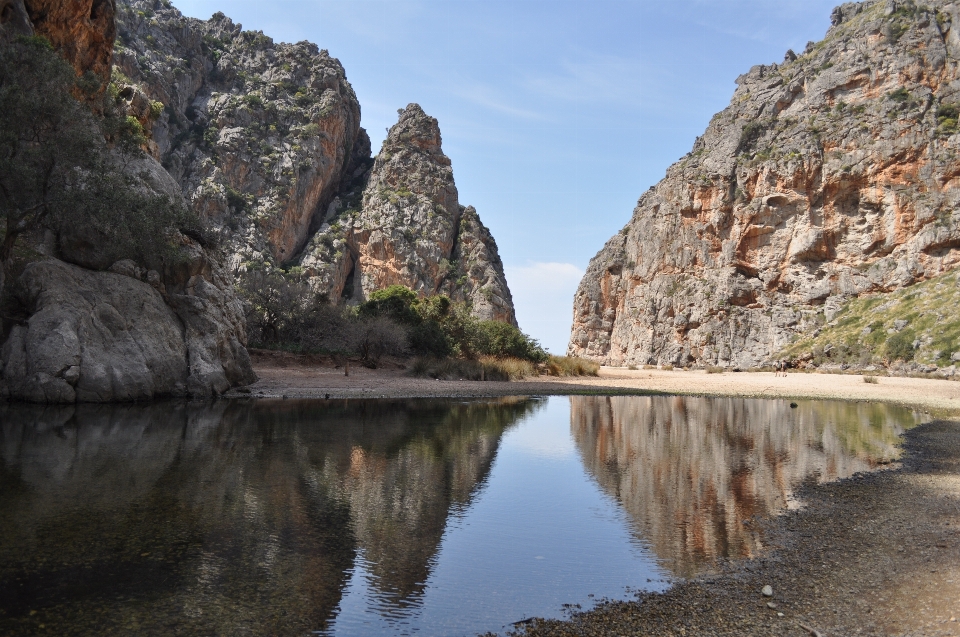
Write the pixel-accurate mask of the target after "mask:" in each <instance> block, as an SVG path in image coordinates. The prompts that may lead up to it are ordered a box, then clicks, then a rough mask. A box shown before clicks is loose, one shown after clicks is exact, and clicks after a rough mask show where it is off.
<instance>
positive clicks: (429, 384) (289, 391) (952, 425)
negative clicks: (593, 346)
mask: <svg viewBox="0 0 960 637" xmlns="http://www.w3.org/2000/svg"><path fill="white" fill-rule="evenodd" d="M254 364H255V369H256V371H257V373H258V374H259V376H260V381H259V382H257V383H256V384H255V385H253V386H251V387H250V388H249V394H247V393H244V394H240V395H253V396H289V397H291V398H293V397H298V398H301V397H320V398H323V397H327V396H329V397H331V398H334V397H336V398H374V397H421V396H422V397H437V396H446V397H471V396H497V395H528V394H554V395H557V394H574V393H616V394H621V393H626V394H633V393H636V394H643V393H663V394H688V395H715V396H751V397H769V398H773V397H779V398H819V399H845V400H868V401H883V402H896V403H900V404H904V405H910V406H913V407H916V408H920V409H924V410H927V411H930V412H932V413H934V414H937V415H940V416H943V417H944V419H941V420H936V421H934V422H931V423H928V424H926V425H922V426H920V427H918V428H916V429H913V430H912V431H910V432H908V433H907V434H906V436H905V443H904V447H905V452H904V457H903V460H902V463H901V464H900V465H898V466H895V467H894V468H891V469H888V470H884V471H880V472H878V473H873V474H861V475H857V476H854V477H853V478H851V479H849V480H844V481H841V482H838V483H833V484H826V485H819V486H818V485H809V486H806V487H804V488H802V489H801V491H800V493H799V494H798V495H799V497H800V499H801V501H802V502H803V503H804V506H803V508H801V509H800V510H797V511H791V512H788V513H785V514H784V515H782V516H780V517H778V518H776V519H773V520H767V521H761V520H757V521H754V522H753V523H754V524H758V525H763V527H764V537H765V538H766V550H765V551H764V553H763V554H762V555H760V556H759V557H758V558H756V559H752V560H748V561H736V562H730V563H728V564H724V565H720V567H719V568H718V570H717V572H715V573H713V574H710V575H707V576H704V577H701V578H698V579H696V580H691V581H686V582H680V583H678V584H677V585H676V586H674V587H673V588H671V589H670V590H668V591H667V592H666V593H663V594H645V595H641V596H640V597H639V598H638V600H637V601H630V602H611V603H607V604H604V605H601V606H600V607H598V608H597V609H594V610H592V611H589V612H586V613H583V614H579V615H574V616H572V617H571V618H570V619H569V620H566V621H540V622H538V621H531V622H529V623H526V624H524V625H522V626H520V627H518V628H517V631H518V634H522V635H528V636H530V637H539V636H546V635H550V636H557V637H563V636H574V635H577V636H580V635H677V636H679V635H684V636H686V635H731V636H733V635H797V636H800V635H823V636H833V637H838V636H841V635H911V636H913V635H924V636H936V635H960V621H958V620H960V422H958V421H956V420H954V419H953V418H955V416H954V415H955V414H958V413H960V383H958V382H953V381H943V380H928V379H915V378H894V377H881V378H879V379H878V383H876V384H868V383H865V382H863V378H862V377H861V376H854V375H850V376H846V375H831V374H789V375H788V376H787V377H786V378H783V377H774V375H773V374H772V373H748V372H741V373H733V372H727V373H723V374H707V373H705V372H697V371H665V370H636V371H631V370H625V369H611V368H602V369H601V372H600V376H599V377H597V378H566V379H563V378H561V379H557V378H544V377H541V378H533V379H527V380H523V381H517V382H509V383H500V382H469V381H436V380H430V379H417V378H411V377H410V376H409V375H408V374H407V372H406V371H405V370H403V369H400V368H399V367H398V366H396V365H393V366H390V368H388V369H380V370H368V369H366V368H363V367H360V366H358V365H355V364H354V365H351V366H350V372H349V376H346V375H345V374H344V369H343V368H335V367H333V366H332V364H330V363H329V362H328V361H324V360H323V359H313V360H311V359H305V358H302V357H295V356H289V355H283V354H272V353H263V352H260V353H255V354H254ZM234 393H236V392H231V394H234ZM768 585H769V586H770V587H771V588H772V592H773V595H772V596H770V597H766V596H764V595H763V594H762V589H763V587H764V586H768Z"/></svg>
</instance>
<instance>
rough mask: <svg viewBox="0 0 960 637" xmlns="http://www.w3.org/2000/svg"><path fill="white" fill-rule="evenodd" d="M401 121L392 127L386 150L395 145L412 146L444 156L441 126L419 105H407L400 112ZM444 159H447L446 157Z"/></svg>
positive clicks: (388, 134)
mask: <svg viewBox="0 0 960 637" xmlns="http://www.w3.org/2000/svg"><path fill="white" fill-rule="evenodd" d="M399 115H400V119H399V120H397V123H396V124H394V125H393V126H391V127H390V131H389V132H388V133H387V138H386V140H384V148H387V147H388V146H393V145H395V144H412V145H414V146H417V147H418V148H420V149H421V150H424V151H426V152H428V153H432V154H436V155H443V150H442V149H441V144H442V140H441V138H440V124H439V123H438V122H437V119H436V118H435V117H430V116H429V115H427V114H426V113H424V112H423V109H422V108H420V105H419V104H407V107H406V108H405V109H403V110H401V111H399ZM444 157H446V156H445V155H444Z"/></svg>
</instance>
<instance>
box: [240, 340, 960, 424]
mask: <svg viewBox="0 0 960 637" xmlns="http://www.w3.org/2000/svg"><path fill="white" fill-rule="evenodd" d="M253 362H254V369H255V370H256V372H257V375H258V376H259V378H260V380H259V381H257V382H256V383H255V384H253V385H251V386H250V387H248V388H244V389H243V390H241V391H239V392H238V391H237V390H233V391H231V392H230V395H233V396H239V395H242V396H249V395H253V396H263V397H282V396H287V397H289V398H311V397H313V398H326V397H329V398H413V397H424V398H428V397H429V398H434V397H445V396H449V397H474V396H477V397H479V396H509V395H564V394H584V393H587V394H650V393H655V394H678V395H694V396H743V397H754V398H814V399H830V400H864V401H878V402H890V403H897V404H902V405H906V406H910V407H914V408H918V409H924V410H928V411H933V412H937V413H938V414H940V415H947V414H954V413H957V414H960V382H956V381H949V380H934V379H925V378H905V377H893V376H889V377H888V376H881V377H877V382H876V384H870V383H865V382H864V380H863V377H862V376H859V375H841V374H818V373H790V374H787V376H786V377H783V376H779V377H778V376H774V375H773V373H771V372H725V373H721V374H708V373H707V372H705V371H700V370H696V371H680V370H657V369H650V370H628V369H622V368H611V367H602V368H600V374H599V376H597V377H576V378H556V377H551V376H539V377H533V378H526V379H523V380H518V381H512V382H493V381H486V382H482V381H438V380H434V379H429V378H426V379H424V378H414V377H412V376H410V374H409V373H408V372H407V371H406V370H405V369H400V368H399V367H398V366H397V365H396V364H391V365H386V366H385V368H382V369H367V368H365V367H363V366H361V365H358V364H356V363H353V364H350V367H349V375H345V373H344V372H345V370H344V368H336V367H334V366H333V364H332V363H331V362H330V361H329V360H326V359H321V358H310V357H302V356H294V355H290V354H282V353H275V352H262V351H257V352H254V354H253Z"/></svg>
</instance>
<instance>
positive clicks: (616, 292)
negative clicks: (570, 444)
mask: <svg viewBox="0 0 960 637" xmlns="http://www.w3.org/2000/svg"><path fill="white" fill-rule="evenodd" d="M891 7H892V8H891ZM888 9H890V10H889V11H888ZM958 11H960V9H958V7H957V5H955V4H953V3H948V2H945V1H936V2H928V3H924V4H918V3H911V2H897V3H890V2H885V1H883V2H864V3H846V4H843V5H842V6H840V7H837V9H836V10H835V11H834V12H833V15H832V18H831V21H832V24H833V26H832V27H831V28H830V29H829V31H828V32H827V34H826V37H825V38H824V39H823V40H822V41H820V42H818V43H811V45H809V46H808V47H807V49H806V50H805V51H804V52H803V53H802V54H801V55H799V56H798V55H795V54H793V53H788V55H787V56H786V58H785V59H784V61H783V62H782V63H779V64H765V65H757V66H755V67H753V68H752V69H750V70H749V72H747V73H745V74H744V75H741V76H740V77H739V78H737V84H738V88H737V90H736V91H735V92H734V95H733V98H732V99H731V102H730V105H729V106H728V107H727V108H726V109H724V110H723V111H722V112H720V113H718V114H717V115H716V116H714V118H713V119H712V120H711V122H710V125H709V126H708V128H707V130H706V131H705V132H704V134H703V136H702V137H701V138H699V139H697V141H696V142H695V143H694V146H693V149H692V150H691V152H690V153H689V154H688V155H686V156H685V157H683V158H681V159H680V161H678V162H677V163H676V164H674V165H673V166H672V167H671V168H670V169H669V170H668V171H667V176H666V177H665V178H664V179H663V181H661V182H660V183H659V184H657V185H656V186H655V187H654V188H652V189H651V190H650V191H649V192H647V193H645V194H643V195H642V196H641V197H640V200H639V202H638V204H637V207H636V209H635V210H634V212H633V217H632V219H631V221H630V222H629V223H628V224H627V226H626V227H625V228H624V231H623V232H621V233H618V234H617V235H615V236H614V237H613V238H611V239H610V240H609V241H608V242H607V244H606V246H604V247H603V249H602V250H601V251H600V252H599V253H598V254H597V256H596V257H595V258H594V259H593V260H592V261H591V264H590V266H589V268H588V269H587V272H586V274H585V275H584V278H583V281H582V283H581V285H580V288H579V290H578V291H577V293H576V297H575V300H574V325H573V330H572V333H571V339H570V344H569V347H568V353H570V354H573V355H577V356H583V357H587V358H591V359H593V360H597V361H600V362H603V363H605V364H610V365H617V366H622V365H629V364H636V365H643V364H672V365H679V366H698V367H700V366H720V367H728V368H733V367H739V368H743V369H746V368H750V367H756V366H761V365H764V364H766V363H768V362H769V361H770V360H771V358H772V357H774V356H775V355H776V354H777V352H779V351H780V350H782V349H784V348H786V347H788V346H790V345H791V343H792V342H794V341H795V340H797V339H805V338H809V337H810V336H811V335H812V334H813V333H814V332H816V331H817V330H818V329H821V328H822V326H823V324H824V323H828V322H829V321H831V320H833V316H834V314H835V313H836V311H837V310H838V309H839V308H840V307H841V306H843V305H844V304H845V303H847V302H848V301H850V300H851V299H855V298H858V297H866V296H871V298H872V297H874V296H876V297H877V298H880V297H879V295H882V294H885V293H891V292H895V291H897V290H902V289H904V288H908V287H909V286H911V285H913V284H916V283H918V282H922V281H926V280H929V279H932V278H934V277H937V276H939V275H941V274H943V273H945V272H949V271H950V270H952V269H953V268H955V267H956V266H957V265H958V264H960V213H958V212H957V211H958V210H960V189H957V187H956V183H955V181H956V180H955V175H956V174H957V171H958V169H960V139H958V138H957V135H956V134H955V133H956V132H957V121H958V120H957V117H958V115H957V113H958V110H957V104H958V103H960V88H958V82H957V81H956V80H957V79H958V69H960V40H958V38H957V33H956V26H955V25H956V24H960V22H958V18H960V13H958ZM919 337H920V333H919V332H918V333H916V335H915V339H916V338H919ZM904 338H905V337H904ZM834 346H835V354H834V356H836V355H838V354H839V353H840V351H841V350H842V349H843V351H844V352H846V353H845V354H844V356H845V357H846V358H849V359H852V360H859V356H860V348H859V346H857V347H853V346H850V347H848V346H847V344H846V343H836V344H834ZM844 348H847V349H844ZM914 349H915V350H916V348H914ZM938 349H943V348H938ZM874 353H876V355H877V356H881V357H882V356H887V357H890V356H893V357H895V358H899V359H901V360H902V359H904V358H907V357H909V353H910V352H909V351H907V348H905V347H904V346H903V343H899V344H898V343H897V342H894V343H892V344H891V349H890V350H889V351H885V350H884V351H879V352H874V350H873V349H871V350H870V356H873V355H874ZM918 354H919V352H918ZM914 362H918V361H914ZM943 362H944V361H943V360H942V359H941V360H940V363H941V364H942V363H943ZM925 364H926V363H925ZM930 364H932V362H931V363H930Z"/></svg>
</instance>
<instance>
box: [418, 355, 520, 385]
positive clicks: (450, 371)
mask: <svg viewBox="0 0 960 637" xmlns="http://www.w3.org/2000/svg"><path fill="white" fill-rule="evenodd" d="M410 373H411V374H413V375H414V376H419V377H426V378H437V379H440V380H499V381H505V380H519V379H521V378H525V377H527V376H535V375H536V369H535V368H534V366H533V363H531V362H529V361H525V360H520V359H518V358H503V359H499V358H494V357H492V356H491V357H483V358H481V359H479V360H466V359H462V358H426V357H421V358H415V359H414V360H413V362H412V363H411V365H410Z"/></svg>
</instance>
